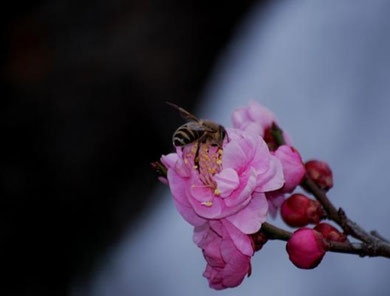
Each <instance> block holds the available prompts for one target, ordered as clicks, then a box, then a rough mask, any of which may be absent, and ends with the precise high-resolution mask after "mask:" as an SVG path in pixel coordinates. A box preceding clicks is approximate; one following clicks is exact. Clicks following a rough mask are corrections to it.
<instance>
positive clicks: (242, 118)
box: [232, 108, 250, 128]
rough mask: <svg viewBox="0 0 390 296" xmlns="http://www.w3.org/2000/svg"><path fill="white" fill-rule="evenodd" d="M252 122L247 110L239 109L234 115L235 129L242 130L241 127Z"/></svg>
mask: <svg viewBox="0 0 390 296" xmlns="http://www.w3.org/2000/svg"><path fill="white" fill-rule="evenodd" d="M248 121H250V118H249V117H248V115H247V112H246V108H238V109H236V110H234V111H233V113H232V122H233V126H234V127H235V128H241V126H242V125H243V124H244V123H246V122H248Z"/></svg>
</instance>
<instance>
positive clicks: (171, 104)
mask: <svg viewBox="0 0 390 296" xmlns="http://www.w3.org/2000/svg"><path fill="white" fill-rule="evenodd" d="M165 103H166V104H167V105H169V106H171V107H173V108H175V109H176V110H179V111H180V109H182V108H180V107H179V106H178V105H176V104H174V103H171V102H169V101H165Z"/></svg>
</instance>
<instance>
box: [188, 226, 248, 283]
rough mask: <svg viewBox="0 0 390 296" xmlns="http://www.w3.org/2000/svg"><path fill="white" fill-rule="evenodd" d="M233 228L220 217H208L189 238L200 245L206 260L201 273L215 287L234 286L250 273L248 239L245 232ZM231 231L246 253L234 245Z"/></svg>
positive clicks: (235, 242)
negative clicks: (210, 218) (219, 218)
mask: <svg viewBox="0 0 390 296" xmlns="http://www.w3.org/2000/svg"><path fill="white" fill-rule="evenodd" d="M229 228H230V229H229ZM234 228H235V227H234V226H233V225H232V224H231V223H230V222H229V221H227V220H225V219H224V220H222V221H218V220H211V221H209V222H206V223H204V224H203V225H200V226H197V227H195V230H194V236H193V240H194V242H195V243H196V244H197V245H198V247H200V248H201V249H202V251H203V255H204V257H205V259H206V262H207V266H206V270H205V272H204V273H203V276H204V277H206V278H207V279H208V281H209V285H210V287H211V288H214V289H216V290H221V289H225V288H232V287H236V286H238V285H239V284H241V282H242V281H243V279H244V277H245V276H246V275H247V274H248V273H250V269H251V267H250V258H251V256H252V255H253V248H252V245H251V240H250V238H249V236H248V235H245V234H243V233H242V232H240V231H239V230H238V229H235V230H234ZM228 229H229V230H228ZM232 229H233V230H232ZM234 232H235V233H236V234H237V235H239V236H240V239H239V240H241V244H240V245H241V248H242V246H243V245H247V247H248V248H249V249H248V250H249V253H248V252H246V253H242V251H241V250H240V248H238V247H237V241H239V240H237V238H236V240H233V238H232V236H231V233H234ZM247 247H245V248H244V249H246V248H247Z"/></svg>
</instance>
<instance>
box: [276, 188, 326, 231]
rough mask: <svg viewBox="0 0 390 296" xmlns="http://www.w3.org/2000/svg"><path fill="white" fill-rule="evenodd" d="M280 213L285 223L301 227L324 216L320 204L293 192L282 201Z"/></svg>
mask: <svg viewBox="0 0 390 296" xmlns="http://www.w3.org/2000/svg"><path fill="white" fill-rule="evenodd" d="M280 214H281V216H282V218H283V220H284V222H286V224H287V225H290V226H292V227H302V226H306V225H307V224H310V223H313V224H317V223H319V222H320V221H321V219H322V218H324V216H325V212H324V210H323V208H322V206H321V204H320V203H319V202H318V201H317V200H314V199H310V198H308V197H306V196H305V195H303V194H293V195H292V196H290V197H289V198H287V199H286V200H284V201H283V203H282V206H281V208H280Z"/></svg>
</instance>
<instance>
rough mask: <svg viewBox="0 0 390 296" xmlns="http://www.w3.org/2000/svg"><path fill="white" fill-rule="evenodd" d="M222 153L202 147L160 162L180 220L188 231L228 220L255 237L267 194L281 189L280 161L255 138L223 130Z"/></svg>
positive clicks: (184, 150) (184, 149) (187, 150)
mask: <svg viewBox="0 0 390 296" xmlns="http://www.w3.org/2000/svg"><path fill="white" fill-rule="evenodd" d="M227 132H228V140H225V143H224V144H223V147H222V149H219V148H217V147H211V146H209V145H206V144H202V145H201V146H200V148H199V152H198V156H199V161H198V162H195V161H194V158H195V155H196V151H197V144H193V145H187V146H185V147H184V148H183V149H181V148H178V149H177V153H171V154H168V155H166V156H162V158H161V161H162V163H163V164H164V165H165V167H166V168H167V169H168V176H167V178H168V183H169V187H170V189H171V192H172V195H173V198H174V202H175V205H176V207H177V209H178V211H179V212H180V214H181V215H182V216H183V217H184V218H185V219H186V220H187V221H188V222H189V223H191V224H192V225H194V226H198V225H201V224H203V223H204V222H205V221H206V220H209V219H226V220H228V221H229V222H230V223H232V224H233V225H234V226H235V227H236V228H238V229H239V230H240V231H241V232H243V233H246V234H250V233H254V232H256V231H258V230H259V229H260V226H261V224H262V223H263V222H264V221H265V219H266V215H267V210H268V205H267V201H266V198H265V192H270V191H274V190H277V189H280V188H281V187H282V186H283V184H284V178H283V170H282V166H281V163H280V161H279V160H278V158H277V157H276V156H274V155H272V154H271V153H270V152H269V150H268V147H267V145H266V144H265V142H264V140H263V139H262V138H261V137H260V136H259V135H255V134H253V133H249V132H244V131H240V130H237V129H227Z"/></svg>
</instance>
